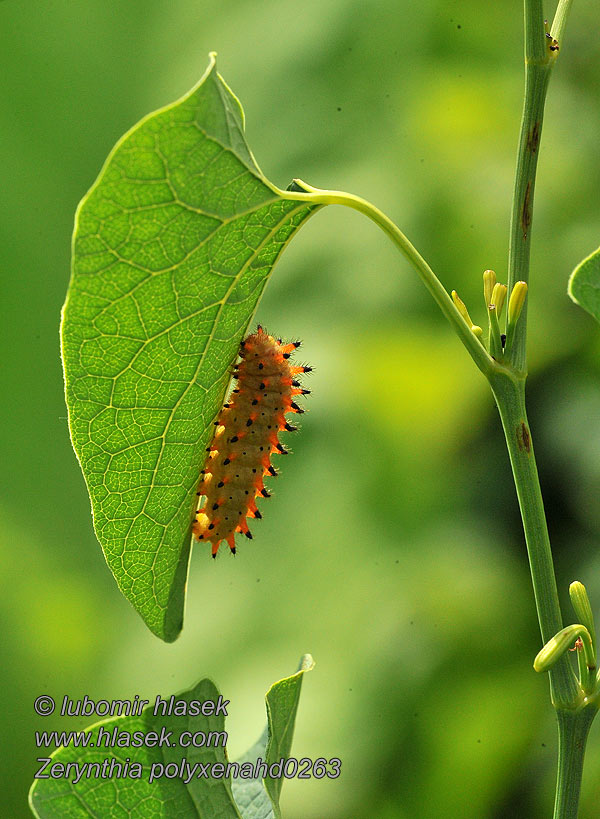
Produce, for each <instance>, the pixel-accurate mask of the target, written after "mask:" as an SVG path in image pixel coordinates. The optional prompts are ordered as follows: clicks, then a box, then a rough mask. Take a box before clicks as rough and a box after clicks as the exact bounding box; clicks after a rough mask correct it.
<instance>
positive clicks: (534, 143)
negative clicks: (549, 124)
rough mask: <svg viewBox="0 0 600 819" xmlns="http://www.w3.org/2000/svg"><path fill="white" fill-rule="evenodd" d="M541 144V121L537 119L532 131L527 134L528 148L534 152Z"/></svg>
mask: <svg viewBox="0 0 600 819" xmlns="http://www.w3.org/2000/svg"><path fill="white" fill-rule="evenodd" d="M539 144H540V123H539V120H536V121H535V122H534V123H533V126H532V128H531V131H530V132H529V134H528V135H527V150H528V151H529V152H530V153H532V154H534V153H535V152H536V151H537V149H538V147H539Z"/></svg>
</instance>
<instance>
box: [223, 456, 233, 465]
mask: <svg viewBox="0 0 600 819" xmlns="http://www.w3.org/2000/svg"><path fill="white" fill-rule="evenodd" d="M230 463H231V461H230V460H229V458H225V460H224V461H223V465H224V466H227V464H230Z"/></svg>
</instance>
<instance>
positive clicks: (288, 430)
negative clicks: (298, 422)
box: [284, 424, 298, 432]
mask: <svg viewBox="0 0 600 819" xmlns="http://www.w3.org/2000/svg"><path fill="white" fill-rule="evenodd" d="M284 429H285V431H286V432H296V430H297V429H298V427H294V426H292V425H291V424H286V425H285V427H284Z"/></svg>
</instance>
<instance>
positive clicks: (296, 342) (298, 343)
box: [294, 341, 302, 349]
mask: <svg viewBox="0 0 600 819" xmlns="http://www.w3.org/2000/svg"><path fill="white" fill-rule="evenodd" d="M301 344H302V342H301V341H294V347H295V348H296V349H298V347H299V346H300V345H301Z"/></svg>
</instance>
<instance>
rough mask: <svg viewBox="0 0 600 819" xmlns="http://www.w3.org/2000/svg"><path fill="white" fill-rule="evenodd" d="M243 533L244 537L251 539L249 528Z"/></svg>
mask: <svg viewBox="0 0 600 819" xmlns="http://www.w3.org/2000/svg"><path fill="white" fill-rule="evenodd" d="M244 534H245V535H246V537H247V538H248V540H252V532H251V531H250V529H248V531H247V532H244Z"/></svg>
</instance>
